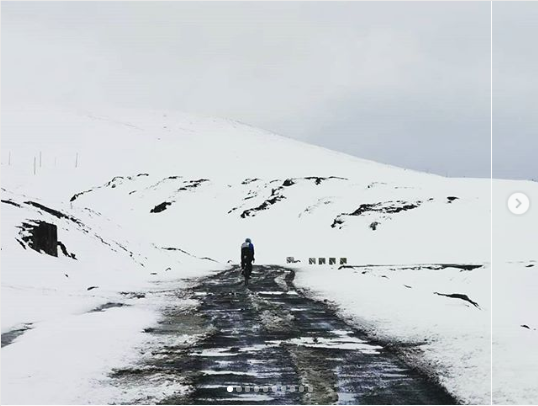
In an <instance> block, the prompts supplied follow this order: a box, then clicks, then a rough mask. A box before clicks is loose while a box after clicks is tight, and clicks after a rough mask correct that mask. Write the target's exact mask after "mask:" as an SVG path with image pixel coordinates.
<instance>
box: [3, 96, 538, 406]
mask: <svg viewBox="0 0 538 406" xmlns="http://www.w3.org/2000/svg"><path fill="white" fill-rule="evenodd" d="M1 125H2V213H1V216H2V217H1V224H2V227H1V228H2V240H1V243H2V257H1V265H2V346H3V348H2V402H3V403H14V404H24V403H44V404H52V403H119V402H121V403H129V402H142V403H155V402H158V401H159V400H160V399H163V398H165V397H166V396H167V395H169V394H170V393H172V392H174V391H178V390H182V388H185V387H184V386H183V385H184V383H183V382H182V381H181V377H177V379H175V380H170V377H163V378H162V379H160V380H157V381H155V382H143V383H141V385H140V387H137V388H124V387H121V386H118V385H117V384H115V383H114V382H113V380H112V379H111V378H110V376H109V375H110V372H111V371H112V370H114V369H115V368H120V367H125V366H126V365H129V364H131V363H134V362H136V360H137V359H140V358H141V357H144V351H145V349H146V350H147V348H150V347H151V346H152V345H154V344H155V343H150V342H148V340H151V338H148V335H147V334H144V333H143V331H144V329H147V328H149V327H151V326H154V325H155V324H156V323H157V322H158V320H159V317H160V316H159V315H160V313H161V311H162V309H164V308H166V307H167V306H186V307H187V306H192V305H193V303H190V302H188V301H185V300H183V299H181V298H180V297H179V296H178V295H177V292H178V291H181V288H182V287H185V286H187V285H188V284H189V283H192V282H191V279H192V278H195V277H198V276H203V275H207V274H209V273H210V272H213V271H218V270H222V269H225V268H226V266H227V264H228V262H229V261H232V262H236V261H237V254H238V247H239V245H240V243H241V242H242V240H243V239H244V238H245V237H247V236H248V237H251V238H252V239H253V242H254V244H255V246H256V250H257V255H256V260H257V263H266V264H283V263H285V258H286V257H287V256H294V257H295V258H297V259H299V260H301V262H300V263H298V264H294V265H293V267H294V268H295V269H296V270H297V278H296V282H297V284H298V287H300V288H302V289H304V290H305V291H306V292H307V294H309V295H311V296H313V297H316V298H320V299H328V300H330V301H331V302H334V303H335V304H337V305H338V306H339V309H340V311H341V313H342V314H343V315H344V316H345V317H347V318H349V320H350V322H351V323H354V324H356V325H357V326H359V327H360V328H363V329H366V330H368V331H369V332H370V333H371V334H372V335H373V336H375V337H376V338H378V339H380V340H381V341H383V342H386V343H387V344H388V345H393V346H395V348H398V351H400V353H401V354H402V356H403V357H406V358H407V359H408V360H409V362H411V363H413V364H414V365H417V366H418V367H420V368H423V369H424V370H425V371H427V372H428V373H430V374H432V375H433V376H435V377H437V379H438V380H439V382H441V384H442V385H444V386H445V387H446V388H447V389H448V390H449V391H450V392H451V393H452V394H454V395H455V396H456V397H458V398H459V399H460V400H461V401H462V402H464V403H490V396H491V386H490V368H491V362H490V355H491V351H490V344H491V315H492V306H491V296H490V294H491V276H492V275H493V281H494V285H493V286H494V289H493V293H494V300H493V310H494V313H493V314H494V317H493V321H494V324H493V332H494V341H493V344H494V347H493V356H494V357H493V379H494V384H495V385H494V390H493V394H494V402H496V403H512V402H514V403H533V402H537V401H538V391H537V388H536V384H535V379H533V377H535V376H538V345H536V344H538V342H537V341H538V332H537V330H536V329H537V328H538V320H537V319H536V317H537V316H536V311H535V309H536V308H537V304H538V299H537V298H538V277H537V272H538V265H536V262H535V261H536V260H537V259H538V258H537V256H538V255H537V254H536V250H535V243H536V241H537V240H538V239H537V238H536V237H537V235H536V224H538V223H537V222H536V211H535V210H532V208H531V211H529V212H528V213H527V214H525V215H524V216H521V217H517V218H516V217H514V216H512V215H511V214H510V213H509V212H508V211H507V209H506V207H505V201H506V197H507V196H508V195H509V194H510V193H512V191H524V192H525V193H527V194H528V195H529V196H530V197H531V200H533V201H536V200H537V199H538V187H537V185H536V183H535V182H521V181H520V182H512V181H495V182H494V184H493V185H494V188H493V190H494V193H493V213H494V214H495V221H494V227H498V228H496V229H495V230H494V231H495V233H494V239H493V244H494V245H493V246H494V249H495V250H496V251H495V256H494V260H495V261H494V264H493V266H492V264H491V263H490V262H491V228H490V221H491V206H492V204H491V203H492V200H491V183H490V181H489V180H481V179H452V178H445V177H441V176H436V175H430V174H425V173H419V172H415V171H411V170H405V169H401V168H396V167H392V166H389V165H382V164H378V163H375V162H371V161H367V160H362V159H358V158H355V157H351V156H348V155H346V154H342V153H337V152H333V151H329V150H326V149H323V148H319V147H315V146H312V145H308V144H304V143H301V142H298V141H294V140H291V139H287V138H284V137H280V136H277V135H274V134H272V133H268V132H265V131H262V130H258V129H255V128H252V127H249V126H247V125H244V124H241V123H237V122H234V121H229V120H223V119H211V118H204V117H198V116H194V115H188V114H179V113H176V112H159V111H155V112H147V111H134V112H133V111H107V112H104V113H103V112H98V111H92V112H83V111H77V112H72V111H63V110H56V109H55V110H52V109H43V108H42V107H40V106H34V107H31V108H29V107H25V108H20V109H10V110H6V109H3V110H2V124H1ZM402 153H405V152H404V151H402ZM34 160H35V170H34ZM34 171H35V173H34ZM516 189H517V190H516ZM35 221H45V222H48V223H52V224H55V225H57V227H58V240H59V241H61V242H62V243H63V244H64V245H65V248H66V251H67V254H68V255H64V254H63V253H62V252H59V254H58V255H59V256H58V257H57V258H56V257H53V256H49V255H46V254H45V253H38V252H36V251H33V250H32V249H30V248H29V246H28V243H27V242H26V241H25V240H24V237H25V236H26V235H27V232H28V231H27V229H28V224H32V222H35ZM23 223H24V224H23ZM533 226H534V227H533ZM514 236H517V241H515V239H516V237H514ZM69 254H74V255H75V258H76V259H74V258H72V257H71V256H69ZM309 257H337V258H339V257H346V258H347V259H348V264H350V265H353V267H349V268H342V269H337V267H330V266H319V265H316V266H309V265H306V264H307V261H308V258H309ZM444 295H460V296H456V297H449V296H444ZM461 295H465V296H466V297H467V298H468V299H469V300H470V301H472V302H474V303H475V304H476V305H475V304H472V303H471V302H470V301H467V300H464V299H462V296H461ZM522 326H526V327H522ZM4 339H5V340H4ZM179 339H182V337H178V340H179ZM4 342H5V343H4ZM533 374H534V375H533ZM30 388H31V390H30Z"/></svg>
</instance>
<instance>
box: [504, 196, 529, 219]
mask: <svg viewBox="0 0 538 406" xmlns="http://www.w3.org/2000/svg"><path fill="white" fill-rule="evenodd" d="M529 206H530V200H529V197H528V196H527V195H526V194H524V193H521V192H520V193H513V194H512V195H511V196H510V197H509V198H508V209H509V210H510V211H511V212H512V213H513V214H517V215H520V214H525V213H526V212H527V211H528V210H529Z"/></svg>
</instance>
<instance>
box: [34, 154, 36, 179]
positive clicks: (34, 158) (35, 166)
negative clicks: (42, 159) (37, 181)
mask: <svg viewBox="0 0 538 406" xmlns="http://www.w3.org/2000/svg"><path fill="white" fill-rule="evenodd" d="M35 174H36V157H34V175H35Z"/></svg>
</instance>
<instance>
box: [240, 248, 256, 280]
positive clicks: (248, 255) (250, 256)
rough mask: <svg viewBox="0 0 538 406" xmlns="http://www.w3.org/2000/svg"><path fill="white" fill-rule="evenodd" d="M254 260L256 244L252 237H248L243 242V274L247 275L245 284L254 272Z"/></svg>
mask: <svg viewBox="0 0 538 406" xmlns="http://www.w3.org/2000/svg"><path fill="white" fill-rule="evenodd" d="M253 262H254V245H253V244H252V240H251V239H250V238H246V239H245V242H244V243H243V244H241V269H242V272H241V274H242V275H243V276H244V277H245V285H247V284H248V279H249V278H250V274H251V273H252V263H253Z"/></svg>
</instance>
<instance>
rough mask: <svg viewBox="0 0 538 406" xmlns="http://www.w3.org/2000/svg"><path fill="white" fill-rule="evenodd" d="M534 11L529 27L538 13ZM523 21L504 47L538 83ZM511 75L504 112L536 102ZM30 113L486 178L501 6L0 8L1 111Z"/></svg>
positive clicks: (512, 72)
mask: <svg viewBox="0 0 538 406" xmlns="http://www.w3.org/2000/svg"><path fill="white" fill-rule="evenodd" d="M527 4H528V6H525V7H526V8H525V10H523V11H524V14H523V17H525V18H528V16H529V10H528V9H531V8H533V9H534V10H536V9H538V7H537V6H538V4H531V3H527ZM495 7H496V8H499V9H500V8H503V9H507V8H510V7H514V8H517V7H519V8H520V9H521V8H523V6H515V5H514V3H509V4H503V5H501V4H500V3H496V4H495ZM532 13H534V14H533V15H534V16H536V11H533V12H532ZM532 13H531V14H532ZM518 16H519V14H518V12H517V11H513V10H510V11H507V10H504V11H503V17H502V18H499V24H504V25H505V26H506V28H505V29H504V33H505V35H506V37H507V38H505V40H504V41H500V40H499V42H500V44H501V45H500V46H501V47H502V48H503V52H504V55H503V57H504V58H505V62H506V61H519V62H521V63H526V59H525V58H524V56H522V55H519V56H517V58H516V59H512V58H513V55H512V54H513V53H518V52H521V51H522V50H523V48H525V53H526V54H528V53H533V54H534V55H533V57H532V58H533V61H534V62H533V63H534V65H532V66H530V67H529V68H526V69H525V70H526V72H525V74H526V75H527V76H529V78H528V79H529V80H533V81H534V84H536V83H537V82H536V79H535V78H534V76H536V74H535V72H537V71H538V69H537V67H536V61H538V57H537V47H536V44H534V43H533V41H534V40H532V41H531V40H530V38H534V39H535V38H536V37H537V35H536V34H537V33H538V30H537V29H536V28H534V27H536V26H537V24H536V21H534V27H530V25H531V24H530V21H529V24H527V25H526V26H525V25H522V24H520V22H519V20H518V18H519V17H518ZM525 27H526V28H525ZM512 30H515V31H516V33H515V34H514V33H511V31H512ZM532 30H534V31H533V32H531V31H532ZM499 32H500V30H499ZM514 38H515V39H516V41H518V44H519V45H521V46H520V47H514V46H513V45H512V43H511V41H513V40H514ZM519 41H521V42H519ZM527 48H529V49H527ZM530 48H532V49H530ZM527 51H528V52H527ZM531 73H532V75H531ZM503 74H505V75H506V76H507V78H506V80H505V81H504V83H505V88H506V89H505V90H507V92H508V93H509V94H508V95H507V97H506V98H505V101H504V103H505V104H509V103H510V101H512V100H513V99H514V98H517V94H518V93H517V92H518V91H519V90H522V91H523V92H524V94H525V95H526V96H529V97H530V93H529V92H526V90H527V88H526V87H525V86H524V83H525V79H524V78H525V77H526V76H523V77H522V76H521V75H520V72H519V66H517V65H516V64H515V62H514V63H513V62H510V63H505V65H503ZM530 76H532V78H531V77H530ZM514 80H515V84H516V85H521V86H518V88H517V90H516V89H512V83H513V82H512V81H514ZM511 90H514V92H512V93H510V91H511ZM534 90H536V86H535V87H534ZM535 95H536V93H535ZM534 99H535V98H534ZM534 99H533V102H534V101H535V100H534ZM528 101H529V102H530V100H528ZM27 102H40V103H41V102H42V103H60V104H64V105H72V106H77V107H78V106H83V107H89V108H91V107H92V106H95V105H113V106H114V105H115V106H121V107H136V108H152V109H172V110H174V109H176V110H181V111H187V112H195V113H201V114H206V115H212V116H221V117H228V118H232V119H236V120H239V121H242V122H246V123H249V124H252V125H254V126H257V127H261V128H264V129H267V130H271V131H274V132H277V133H279V134H282V135H285V136H288V137H292V138H297V139H300V140H303V141H307V142H310V143H314V144H318V145H322V146H325V147H328V148H331V149H335V150H339V151H344V152H347V153H349V154H353V155H356V156H359V157H362V158H367V159H372V160H376V161H379V162H385V163H391V164H394V165H398V166H403V167H408V168H413V169H418V170H423V171H428V172H434V173H439V174H443V175H450V176H472V177H488V176H489V173H490V4H489V3H487V2H471V3H468V2H450V3H449V2H441V3H438V2H433V3H425V2H410V3H386V2H379V3H373V2H372V3H364V2H361V3H357V2H355V3H351V2H338V3H336V2H326V3H320V2H312V3H305V2H298V3H283V2H265V3H259V2H255V3H245V2H234V3H209V2H196V3H194V2H192V3H186V2H132V3H128V2H116V3H104V2H97V3H96V2H57V3H45V2H37V3H27V2H19V3H14V2H8V3H6V2H3V3H2V104H3V105H4V106H7V107H9V105H13V104H14V103H27ZM534 104H535V103H534ZM518 106H519V105H518ZM525 111H526V112H528V113H529V114H528V115H526V116H524V117H520V116H518V117H514V116H513V115H510V114H507V117H506V118H505V119H504V120H505V123H512V121H513V124H514V125H516V124H517V127H516V128H517V129H518V130H517V131H518V134H520V136H521V137H527V136H529V134H530V133H531V132H532V131H535V130H536V122H537V121H536V118H533V117H532V114H530V113H531V111H532V109H531V108H529V107H528V106H526V109H525ZM510 120H512V121H510ZM514 120H515V121H514ZM527 120H528V121H529V125H530V127H529V126H528V125H527ZM506 126H507V127H508V128H510V131H512V130H513V127H512V124H506ZM528 128H530V130H528V131H527V129H528ZM499 144H501V143H499ZM505 144H511V142H510V141H509V140H505ZM499 148H500V147H499ZM523 150H524V151H528V150H529V149H528V148H524V149H523ZM530 158H531V157H530V153H528V155H527V157H526V158H525V157H523V159H526V163H525V164H521V165H516V167H515V168H514V166H513V161H514V159H515V157H511V158H508V159H503V160H502V161H501V162H502V165H501V166H499V171H498V173H496V175H497V176H500V177H521V178H530V177H533V176H532V175H531V173H533V172H534V173H536V172H537V171H536V163H535V162H536V159H534V157H532V159H530ZM518 159H519V158H518ZM530 161H532V162H530Z"/></svg>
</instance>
